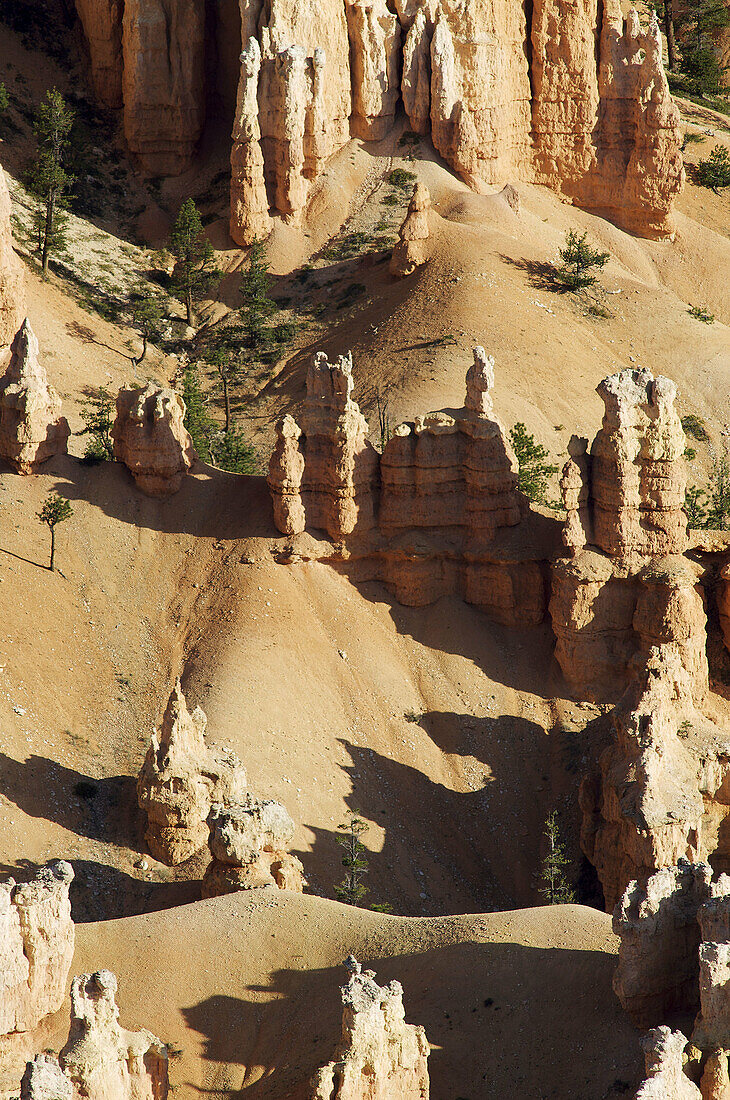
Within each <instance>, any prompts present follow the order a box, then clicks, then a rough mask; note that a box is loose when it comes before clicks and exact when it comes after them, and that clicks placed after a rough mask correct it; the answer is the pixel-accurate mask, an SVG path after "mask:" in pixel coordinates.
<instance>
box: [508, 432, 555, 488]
mask: <svg viewBox="0 0 730 1100" xmlns="http://www.w3.org/2000/svg"><path fill="white" fill-rule="evenodd" d="M509 438H510V442H511V444H512V447H513V449H514V452H515V457H516V458H517V469H518V474H517V488H518V489H519V490H520V492H521V493H524V494H525V496H526V497H527V499H528V500H534V501H537V502H541V503H545V501H546V499H547V484H548V478H550V477H552V475H553V474H554V473H556V472H557V469H558V468H557V466H554V465H552V464H551V463H549V462H546V461H545V459H546V458H549V457H550V454H549V452H548V451H546V450H545V448H544V447H543V446H542V444H540V443H536V442H535V437H534V435H530V434H529V433H528V431H527V428H526V427H525V425H524V424H521V423H519V424H515V426H514V427H513V428H512V429H511V430H510V433H509Z"/></svg>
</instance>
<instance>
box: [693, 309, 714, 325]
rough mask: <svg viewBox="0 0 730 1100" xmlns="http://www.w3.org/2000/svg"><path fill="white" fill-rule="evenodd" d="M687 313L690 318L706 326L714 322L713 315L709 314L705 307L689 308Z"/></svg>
mask: <svg viewBox="0 0 730 1100" xmlns="http://www.w3.org/2000/svg"><path fill="white" fill-rule="evenodd" d="M687 312H688V313H689V315H690V317H694V318H695V319H696V320H697V321H704V323H705V324H706V325H711V324H713V323H714V321H715V314H714V313H710V311H709V309H706V308H705V306H690V307H689V309H688V310H687Z"/></svg>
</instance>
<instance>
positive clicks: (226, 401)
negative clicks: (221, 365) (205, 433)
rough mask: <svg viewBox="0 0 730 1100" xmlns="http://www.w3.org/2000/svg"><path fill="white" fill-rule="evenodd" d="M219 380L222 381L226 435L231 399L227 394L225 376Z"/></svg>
mask: <svg viewBox="0 0 730 1100" xmlns="http://www.w3.org/2000/svg"><path fill="white" fill-rule="evenodd" d="M221 379H222V380H223V401H224V403H225V406H226V433H228V431H229V429H230V427H231V399H230V396H229V394H228V379H227V378H226V376H225V374H222V375H221Z"/></svg>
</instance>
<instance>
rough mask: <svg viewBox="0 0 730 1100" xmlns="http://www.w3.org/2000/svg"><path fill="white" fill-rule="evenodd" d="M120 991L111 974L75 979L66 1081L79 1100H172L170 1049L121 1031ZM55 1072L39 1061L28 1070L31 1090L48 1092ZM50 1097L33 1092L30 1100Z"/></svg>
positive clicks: (145, 1034) (62, 1064)
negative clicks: (168, 1060) (40, 1088)
mask: <svg viewBox="0 0 730 1100" xmlns="http://www.w3.org/2000/svg"><path fill="white" fill-rule="evenodd" d="M116 992H117V979H116V977H115V976H114V974H112V972H111V971H110V970H97V971H96V973H95V974H81V975H79V976H78V977H76V978H74V980H73V983H72V985H71V1026H70V1029H69V1035H68V1041H67V1043H66V1045H65V1046H64V1048H63V1050H62V1051H61V1053H60V1054H59V1056H58V1067H59V1069H60V1071H61V1073H62V1076H63V1077H64V1078H65V1079H66V1080H67V1081H69V1082H70V1083H71V1085H72V1086H73V1092H72V1093H71V1095H72V1096H73V1097H74V1098H78V1100H81V1098H82V1097H86V1098H88V1100H112V1098H113V1100H167V1095H168V1071H167V1047H166V1046H165V1045H164V1043H162V1042H160V1040H159V1039H156V1038H155V1036H154V1035H152V1034H151V1032H149V1031H125V1030H124V1028H122V1027H120V1026H119V1009H118V1008H117V1005H116V1000H115V998H116ZM41 1057H42V1056H41ZM33 1066H37V1067H38V1068H37V1069H33V1068H32V1067H33ZM53 1072H54V1071H53V1069H52V1067H51V1065H50V1063H49V1060H48V1059H46V1061H45V1063H43V1062H40V1063H39V1061H38V1059H36V1062H35V1063H31V1066H29V1068H28V1071H27V1076H28V1077H29V1079H30V1081H29V1086H32V1087H33V1088H35V1086H36V1083H37V1084H38V1086H39V1087H40V1086H43V1087H45V1086H46V1083H47V1082H49V1081H53V1076H52V1074H53ZM56 1078H58V1075H57V1074H56ZM63 1095H64V1094H63V1092H61V1093H60V1096H61V1097H62V1096H63ZM44 1096H45V1094H44V1093H43V1092H35V1091H30V1092H28V1100H42V1098H43V1097H44ZM54 1100H55V1094H54Z"/></svg>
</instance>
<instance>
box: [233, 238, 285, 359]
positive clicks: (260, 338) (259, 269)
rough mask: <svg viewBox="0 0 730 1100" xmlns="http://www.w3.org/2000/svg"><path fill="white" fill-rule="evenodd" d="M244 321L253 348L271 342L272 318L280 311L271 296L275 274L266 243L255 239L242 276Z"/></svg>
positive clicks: (250, 347)
mask: <svg viewBox="0 0 730 1100" xmlns="http://www.w3.org/2000/svg"><path fill="white" fill-rule="evenodd" d="M241 299H242V300H241V320H242V328H243V331H244V334H245V338H246V347H247V348H248V349H249V350H250V351H256V350H257V349H259V348H263V347H268V346H269V345H270V343H271V329H270V326H269V320H270V318H271V317H273V316H274V314H275V313H276V312H277V310H278V307H277V305H276V302H275V301H274V300H273V299H272V297H271V276H270V275H269V261H268V257H267V255H266V245H265V244H264V242H263V241H254V243H253V244H252V245H251V248H250V250H249V253H248V268H247V270H246V271H245V272H244V274H243V276H242V278H241Z"/></svg>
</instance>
